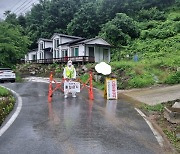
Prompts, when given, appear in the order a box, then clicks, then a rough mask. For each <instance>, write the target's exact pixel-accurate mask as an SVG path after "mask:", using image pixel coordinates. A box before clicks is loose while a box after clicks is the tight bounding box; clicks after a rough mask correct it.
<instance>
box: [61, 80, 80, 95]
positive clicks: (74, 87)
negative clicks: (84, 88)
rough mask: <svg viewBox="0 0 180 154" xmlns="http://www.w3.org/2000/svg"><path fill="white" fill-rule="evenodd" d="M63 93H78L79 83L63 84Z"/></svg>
mask: <svg viewBox="0 0 180 154" xmlns="http://www.w3.org/2000/svg"><path fill="white" fill-rule="evenodd" d="M64 92H70V93H71V92H80V83H79V82H73V81H69V82H64Z"/></svg>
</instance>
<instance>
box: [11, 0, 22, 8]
mask: <svg viewBox="0 0 180 154" xmlns="http://www.w3.org/2000/svg"><path fill="white" fill-rule="evenodd" d="M21 1H23V0H19V1H18V2H17V3H16V4H15V5H11V8H10V9H9V10H10V11H11V10H13V9H14V8H16V6H17V5H18V4H19V3H20V2H21Z"/></svg>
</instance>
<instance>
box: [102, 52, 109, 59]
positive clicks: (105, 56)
mask: <svg viewBox="0 0 180 154" xmlns="http://www.w3.org/2000/svg"><path fill="white" fill-rule="evenodd" d="M108 51H109V50H108V49H103V60H104V61H108V58H109V55H108V53H109V52H108Z"/></svg>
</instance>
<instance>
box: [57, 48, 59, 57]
mask: <svg viewBox="0 0 180 154" xmlns="http://www.w3.org/2000/svg"><path fill="white" fill-rule="evenodd" d="M57 58H59V50H58V51H57Z"/></svg>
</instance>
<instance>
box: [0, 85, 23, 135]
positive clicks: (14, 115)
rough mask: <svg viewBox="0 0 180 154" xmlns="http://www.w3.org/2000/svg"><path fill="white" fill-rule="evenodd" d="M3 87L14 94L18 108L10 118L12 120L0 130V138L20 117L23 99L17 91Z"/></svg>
mask: <svg viewBox="0 0 180 154" xmlns="http://www.w3.org/2000/svg"><path fill="white" fill-rule="evenodd" d="M1 87H3V88H6V89H7V90H9V91H10V92H12V94H13V95H14V96H15V97H16V102H17V104H18V105H17V108H16V110H15V112H14V113H13V115H12V116H11V117H10V119H9V120H8V121H7V122H6V123H5V124H4V126H2V128H0V137H1V136H2V135H3V134H4V133H5V132H6V130H7V129H8V128H9V127H10V126H11V125H12V124H13V122H14V121H15V120H16V118H17V117H18V115H19V113H20V111H21V109H22V98H21V97H20V95H19V94H18V93H16V92H15V91H13V90H11V89H9V88H7V87H4V86H2V85H1Z"/></svg>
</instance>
